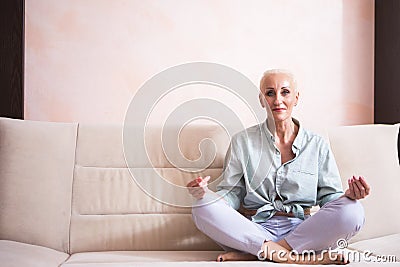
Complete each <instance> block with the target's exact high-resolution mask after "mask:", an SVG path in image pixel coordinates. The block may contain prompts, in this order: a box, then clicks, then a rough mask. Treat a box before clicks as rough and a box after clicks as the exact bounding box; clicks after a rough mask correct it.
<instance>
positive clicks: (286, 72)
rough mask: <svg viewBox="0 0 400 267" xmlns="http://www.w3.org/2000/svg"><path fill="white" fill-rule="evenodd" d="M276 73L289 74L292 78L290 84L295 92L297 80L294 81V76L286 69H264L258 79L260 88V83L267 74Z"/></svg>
mask: <svg viewBox="0 0 400 267" xmlns="http://www.w3.org/2000/svg"><path fill="white" fill-rule="evenodd" d="M278 73H282V74H286V75H287V76H289V77H290V79H291V80H292V85H293V87H294V88H293V89H294V91H295V92H297V81H296V78H295V76H294V74H293V73H292V72H291V71H289V70H286V69H270V70H267V71H265V72H264V74H263V76H262V77H261V80H260V89H261V85H262V84H263V83H264V81H265V79H266V78H267V77H268V76H270V75H273V74H278Z"/></svg>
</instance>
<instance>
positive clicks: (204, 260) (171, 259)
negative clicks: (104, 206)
mask: <svg viewBox="0 0 400 267" xmlns="http://www.w3.org/2000/svg"><path fill="white" fill-rule="evenodd" d="M220 253H222V252H221V251H105V252H82V253H76V254H73V255H72V256H71V257H70V258H69V259H68V260H67V261H66V262H65V263H64V264H63V265H62V267H95V266H103V267H122V266H135V267H137V266H143V267H145V266H149V267H150V266H151V267H153V266H157V267H174V266H185V267H186V266H201V267H207V266H221V264H222V263H220V262H217V261H215V259H216V258H217V256H218V255H219V254H220ZM345 253H351V254H349V257H350V255H355V256H354V257H355V258H354V259H358V260H356V261H354V260H353V261H352V262H351V263H350V264H349V265H347V266H365V265H368V266H374V264H376V262H372V261H371V262H365V261H364V258H363V256H362V255H361V253H359V252H358V251H354V250H348V249H346V252H345ZM223 265H224V266H225V265H227V266H244V267H245V266H260V262H259V261H231V262H227V263H223ZM267 265H268V266H276V267H278V266H279V267H289V266H290V267H294V266H298V265H293V264H282V263H272V262H268V264H267ZM314 266H325V265H314ZM385 266H398V263H395V262H392V263H388V264H386V265H385Z"/></svg>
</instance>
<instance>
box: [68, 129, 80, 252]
mask: <svg viewBox="0 0 400 267" xmlns="http://www.w3.org/2000/svg"><path fill="white" fill-rule="evenodd" d="M78 132H79V123H77V124H76V133H75V137H76V138H75V153H74V167H73V170H72V183H71V203H70V204H71V205H70V208H71V210H70V216H69V227H68V229H69V231H68V254H70V255H71V224H72V223H71V221H72V204H73V198H74V182H75V166H76V150H77V147H78V138H79V136H78Z"/></svg>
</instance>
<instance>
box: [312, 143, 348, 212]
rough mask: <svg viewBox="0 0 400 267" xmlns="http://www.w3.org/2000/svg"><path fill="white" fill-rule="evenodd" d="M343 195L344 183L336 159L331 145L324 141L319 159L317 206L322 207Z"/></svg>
mask: <svg viewBox="0 0 400 267" xmlns="http://www.w3.org/2000/svg"><path fill="white" fill-rule="evenodd" d="M342 195H343V188H342V181H341V179H340V174H339V170H338V167H337V165H336V161H335V158H334V156H333V153H332V151H331V149H330V147H329V145H328V144H327V143H326V142H325V141H323V145H322V149H321V153H320V159H319V171H318V189H317V204H318V205H319V206H320V207H322V206H324V205H325V204H326V203H328V202H330V201H332V200H335V199H337V198H339V197H340V196H342Z"/></svg>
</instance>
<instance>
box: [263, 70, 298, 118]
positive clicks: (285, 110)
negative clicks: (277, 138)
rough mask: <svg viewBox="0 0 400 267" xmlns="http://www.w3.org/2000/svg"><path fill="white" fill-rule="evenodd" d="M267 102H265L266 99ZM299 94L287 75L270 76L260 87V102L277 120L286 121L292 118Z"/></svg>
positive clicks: (275, 74)
mask: <svg viewBox="0 0 400 267" xmlns="http://www.w3.org/2000/svg"><path fill="white" fill-rule="evenodd" d="M263 98H264V99H265V101H264V99H263ZM298 99H299V92H298V91H297V90H295V88H294V83H293V80H292V78H291V77H290V76H289V75H287V74H285V73H274V74H269V75H268V76H266V77H265V78H264V80H263V81H262V83H261V85H260V102H261V105H262V107H263V108H265V107H266V105H265V104H267V105H268V107H269V108H270V110H269V109H268V108H267V112H268V114H269V115H271V113H272V116H273V118H274V120H275V122H278V121H285V120H287V119H291V118H292V111H293V107H294V106H295V105H296V104H297V101H298Z"/></svg>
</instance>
